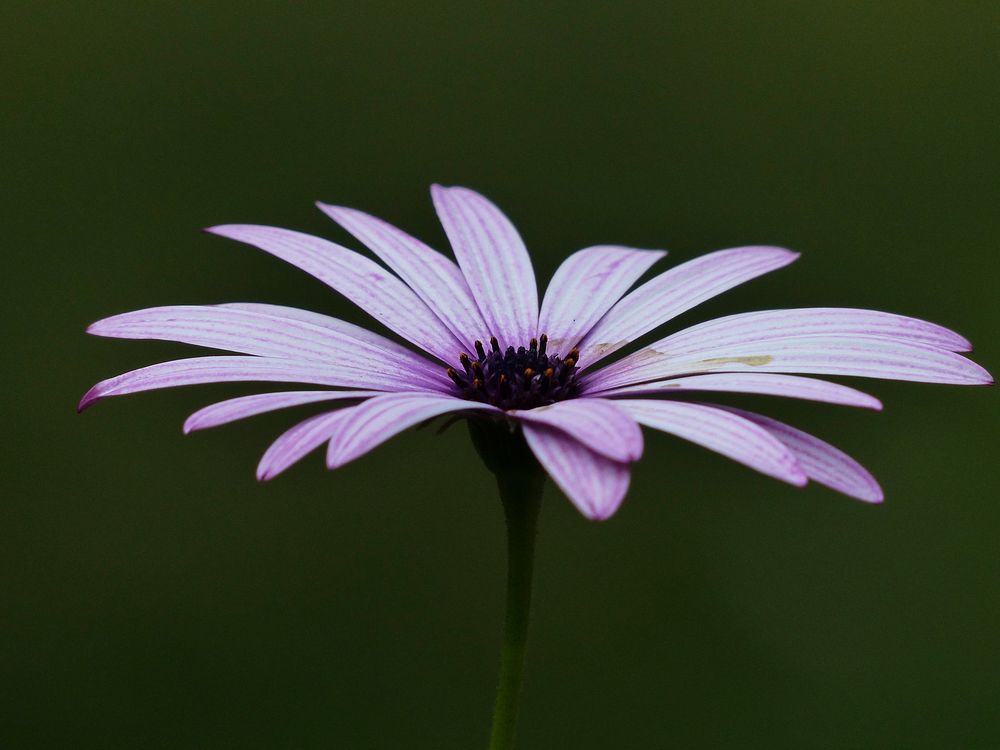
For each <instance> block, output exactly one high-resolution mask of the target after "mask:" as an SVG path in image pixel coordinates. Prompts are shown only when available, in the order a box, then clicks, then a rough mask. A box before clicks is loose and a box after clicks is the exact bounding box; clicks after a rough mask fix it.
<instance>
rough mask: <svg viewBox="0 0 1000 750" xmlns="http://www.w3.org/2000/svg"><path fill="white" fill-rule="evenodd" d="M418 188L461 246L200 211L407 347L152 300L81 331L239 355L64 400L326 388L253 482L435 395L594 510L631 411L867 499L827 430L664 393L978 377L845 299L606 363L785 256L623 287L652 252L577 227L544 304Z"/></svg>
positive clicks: (355, 450)
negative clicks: (336, 237)
mask: <svg viewBox="0 0 1000 750" xmlns="http://www.w3.org/2000/svg"><path fill="white" fill-rule="evenodd" d="M431 192H432V196H433V199H434V205H435V208H436V209H437V213H438V216H439V218H440V219H441V222H442V224H443V225H444V229H445V232H446V233H447V235H448V239H449V241H450V243H451V246H452V249H453V250H454V254H455V258H456V260H457V263H456V262H454V261H452V260H451V259H450V258H448V257H447V256H445V255H443V254H441V253H439V252H437V251H435V250H433V249H431V248H430V247H428V246H427V245H425V244H424V243H422V242H421V241H420V240H417V239H415V238H414V237H411V236H410V235H408V234H406V233H405V232H403V231H401V230H399V229H397V228H396V227H394V226H391V225H390V224H387V223H385V222H383V221H381V220H379V219H376V218H374V217H372V216H369V215H367V214H364V213H362V212H360V211H356V210H353V209H349V208H342V207H338V206H329V205H325V204H319V208H320V209H321V210H322V211H324V212H325V213H326V214H327V215H328V216H329V217H330V218H331V219H333V220H334V221H335V222H337V223H338V224H340V225H341V226H342V227H343V228H344V229H346V230H347V231H348V232H349V233H351V234H352V235H354V237H356V238H357V239H358V241H360V242H361V243H362V244H364V245H365V246H367V247H368V248H369V250H371V251H372V253H374V254H375V255H376V256H377V257H378V258H379V260H381V261H382V263H383V264H384V265H380V264H379V263H376V262H375V261H374V260H372V259H370V258H368V257H366V256H364V255H361V254H359V253H357V252H354V251H353V250H349V249H347V248H345V247H342V246H340V245H337V244H335V243H333V242H330V241H328V240H324V239H320V238H318V237H313V236H310V235H306V234H302V233H299V232H294V231H291V230H287V229H279V228H275V227H265V226H251V225H226V226H217V227H212V228H211V229H209V230H208V231H209V232H211V233H213V234H217V235H221V236H223V237H228V238H230V239H234V240H238V241H240V242H245V243H247V244H250V245H254V246H256V247H258V248H260V249H262V250H264V251H266V252H269V253H271V254H272V255H275V256H277V257H279V258H281V259H283V260H285V261H287V262H289V263H291V264H292V265H295V266H297V267H299V268H301V269H302V270H304V271H306V272H307V273H309V274H311V275H313V276H315V277H316V278H318V279H320V280H321V281H323V282H325V283H326V284H327V285H328V286H330V287H331V288H333V289H334V290H336V291H337V292H339V293H341V294H342V295H344V296H345V297H347V298H348V299H350V300H351V301H353V302H354V303H355V304H357V305H358V306H359V307H361V308H362V309H363V310H364V311H365V312H367V313H368V314H369V315H371V316H372V317H373V318H374V319H375V320H377V321H378V322H379V323H381V324H382V325H384V326H385V327H386V328H388V329H389V330H391V331H393V332H394V333H396V334H398V335H399V336H401V337H402V338H403V339H405V340H406V341H408V342H410V343H411V344H412V345H413V347H414V348H415V349H416V350H419V352H418V351H414V349H411V348H409V347H405V346H402V345H400V344H398V343H396V342H395V341H392V340H390V339H388V338H386V337H384V336H382V335H380V334H378V333H374V332H372V331H369V330H367V329H366V328H362V327H360V326H357V325H353V324H351V323H347V322H345V321H342V320H338V319H336V318H332V317H329V316H326V315H321V314H318V313H314V312H309V311H306V310H299V309H294V308H288V307H280V306H275V305H265V304H255V303H231V304H223V305H204V306H201V305H195V306H171V307H154V308H149V309H146V310H138V311H135V312H130V313H125V314H122V315H116V316H113V317H110V318H106V319H104V320H101V321H98V322H97V323H94V324H93V325H92V326H90V328H89V329H88V331H89V332H90V333H92V334H95V335H98V336H110V337H117V338H136V339H165V340H169V341H178V342H184V343H188V344H193V345H196V346H203V347H209V348H212V349H218V350H224V351H228V352H235V353H236V354H235V355H227V356H207V357H194V358H190V359H181V360H175V361H171V362H163V363H160V364H156V365H152V366H150V367H144V368H141V369H139V370H133V371H131V372H127V373H125V374H123V375H119V376H117V377H114V378H110V379H108V380H104V381H102V382H100V383H98V384H97V385H95V386H94V387H93V388H91V389H90V391H88V392H87V394H86V395H85V396H84V397H83V399H82V401H81V402H80V409H81V410H82V409H84V408H86V407H87V406H89V405H90V404H92V403H94V402H95V401H98V400H100V399H102V398H106V397H108V396H119V395H124V394H127V393H135V392H138V391H147V390H153V389H158V388H170V387H174V386H181V385H193V384H197V383H218V382H235V381H261V382H276V383H299V384H311V385H316V386H323V390H293V391H280V392H276V393H261V394H257V395H252V396H244V397H240V398H234V399H229V400H226V401H222V402H220V403H216V404H212V405H210V406H207V407H205V408H204V409H201V410H199V411H197V412H195V413H194V414H192V415H191V416H190V417H189V418H188V420H187V421H186V422H185V424H184V430H185V432H191V431H194V430H200V429H205V428H207V427H214V426H217V425H221V424H225V423H228V422H232V421H235V420H238V419H243V418H245V417H250V416H253V415H256V414H261V413H264V412H268V411H273V410H276V409H283V408H286V407H291V406H296V405H302V404H311V403H323V404H327V405H330V406H334V407H335V408H334V409H333V410H329V411H324V412H323V413H321V414H319V415H317V416H313V417H311V418H309V419H307V420H305V421H304V422H301V423H299V424H297V425H296V426H294V427H292V428H291V429H290V430H288V431H287V432H285V433H284V434H283V435H281V436H280V437H279V438H278V439H277V440H276V441H275V442H274V443H273V444H272V445H271V447H270V448H269V449H268V450H267V452H266V453H265V454H264V456H263V458H262V459H261V461H260V464H259V466H258V471H257V475H258V478H260V479H262V480H264V479H271V478H273V477H274V476H276V475H278V474H279V473H281V472H282V471H284V470H285V469H287V468H288V467H289V466H291V465H292V464H293V463H295V462H296V461H298V460H299V459H300V458H302V457H303V456H304V455H306V454H307V453H309V452H310V451H312V450H314V449H316V448H318V447H320V446H321V445H323V444H324V443H326V444H327V446H328V447H327V465H328V466H329V467H330V468H337V467H339V466H343V465H344V464H346V463H348V462H349V461H352V460H354V459H355V458H358V457H359V456H361V455H363V454H365V453H367V452H368V451H370V450H372V449H373V448H375V447H376V446H378V445H379V444H381V443H382V442H384V441H386V440H388V439H389V438H391V437H392V436H394V435H396V434H397V433H399V432H402V431H403V430H405V429H407V428H409V427H412V426H414V425H416V424H418V423H421V422H424V421H426V420H428V419H432V418H434V417H437V416H440V415H443V414H449V413H451V414H457V415H461V416H467V417H468V418H470V419H487V420H494V421H502V422H506V423H508V424H509V425H511V426H512V427H514V426H517V427H519V428H520V429H521V430H522V431H523V434H524V437H525V439H526V441H527V444H528V446H529V447H530V448H531V451H532V452H533V453H534V455H535V456H536V457H537V459H538V461H539V462H540V463H541V465H542V466H543V467H544V468H545V470H546V471H547V472H548V473H549V474H550V475H551V476H552V478H553V479H554V480H555V482H556V484H558V485H559V487H560V488H561V489H562V490H563V492H565V494H566V495H567V496H568V497H569V499H570V500H571V501H572V502H573V503H574V504H575V505H576V507H577V508H579V509H580V511H581V512H582V513H583V514H584V515H586V516H587V517H588V518H594V519H604V518H607V517H609V516H610V515H612V514H613V513H614V512H615V511H616V510H617V508H618V506H619V505H620V503H621V501H622V499H623V498H624V496H625V493H626V491H627V489H628V484H629V477H630V465H631V464H632V463H633V462H635V461H637V460H638V459H639V458H640V457H641V455H642V450H643V441H642V432H641V430H640V425H642V426H645V427H649V428H652V429H656V430H661V431H663V432H667V433H670V434H673V435H676V436H678V437H681V438H684V439H686V440H690V441H692V442H694V443H697V444H699V445H702V446H704V447H706V448H708V449H710V450H713V451H715V452H717V453H721V454H723V455H724V456H727V457H729V458H731V459H734V460H736V461H739V462H741V463H743V464H746V465H747V466H749V467H751V468H753V469H756V470H757V471H760V472H763V473H765V474H768V475H770V476H772V477H775V478H777V479H780V480H783V481H785V482H789V483H791V484H794V485H798V486H802V485H805V484H806V483H807V482H808V481H809V480H810V479H811V480H813V481H816V482H818V483H820V484H824V485H826V486H828V487H830V488H832V489H834V490H836V491H838V492H841V493H843V494H845V495H848V496H850V497H854V498H857V499H859V500H864V501H867V502H879V501H881V500H882V491H881V489H880V488H879V486H878V483H877V482H876V481H875V480H874V478H872V476H871V475H870V474H869V473H868V472H867V471H866V470H865V469H864V468H863V467H862V466H861V465H860V464H858V463H857V462H856V461H855V460H854V459H852V458H850V457H849V456H847V455H846V454H844V453H843V452H841V451H840V450H838V449H836V448H834V447H833V446H831V445H829V444H828V443H826V442H824V441H822V440H820V439H818V438H816V437H813V436H811V435H808V434H806V433H804V432H801V431H799V430H797V429H795V428H794V427H790V426H789V425H786V424H783V423H781V422H778V421H775V420H773V419H770V418H768V417H764V416H761V415H759V414H754V413H751V412H747V411H743V410H738V409H733V408H729V407H723V406H714V405H708V404H702V403H695V402H690V401H680V400H672V399H671V396H672V395H674V394H679V393H691V392H705V393H710V392H733V393H756V394H770V395H775V396H786V397H791V398H800V399H808V400H813V401H824V402H828V403H833V404H842V405H847V406H858V407H862V408H868V409H880V408H881V404H880V403H879V401H878V400H877V399H875V398H874V397H872V396H869V395H867V394H865V393H862V392H860V391H857V390H854V389H853V388H849V387H847V386H844V385H840V384H837V383H831V382H827V381H824V380H818V379H815V378H809V377H802V375H850V376H860V377H869V378H883V379H893V380H911V381H921V382H928V383H953V384H960V385H973V384H988V383H992V382H993V381H992V378H991V377H990V375H989V373H987V372H986V371H985V370H984V369H983V368H982V367H980V366H979V365H977V364H975V363H974V362H972V361H970V360H969V359H967V358H965V357H963V356H962V355H961V354H958V352H965V351H969V350H971V348H972V347H971V345H970V344H969V342H968V341H967V340H966V339H965V338H963V337H962V336H960V335H959V334H957V333H955V332H953V331H950V330H948V329H946V328H943V327H941V326H938V325H935V324H933V323H928V322H925V321H922V320H917V319H914V318H908V317H904V316H901V315H894V314H890V313H883V312H877V311H873V310H858V309H847V308H804V309H789V310H766V311H761V312H751V313H743V314H739V315H731V316H728V317H724V318H719V319H717V320H711V321H708V322H706V323H702V324H700V325H695V326H692V327H690V328H686V329H684V330H681V331H678V332H675V333H672V334H671V335H669V336H667V337H665V338H662V339H660V340H659V341H656V342H655V343H653V344H650V345H649V346H645V347H642V348H640V349H638V350H637V351H634V352H632V353H630V354H627V355H625V356H623V357H620V358H618V359H617V360H615V361H613V362H612V363H611V364H603V361H604V360H605V359H606V358H607V357H609V356H610V355H612V354H615V353H616V352H618V351H619V350H620V349H624V348H626V347H628V346H629V345H630V344H631V343H632V342H633V341H635V340H636V339H637V338H639V337H640V336H642V335H644V334H646V333H648V332H650V331H652V330H653V329H655V328H658V327H659V326H662V325H663V324H665V323H667V322H668V321H670V320H671V319H672V318H674V317H676V316H677V315H680V314H681V313H683V312H685V311H687V310H689V309H691V308H692V307H694V306H696V305H698V304H700V303H701V302H704V301H705V300H707V299H709V298H711V297H714V296H716V295H718V294H720V293H722V292H724V291H726V290H728V289H731V288H732V287H734V286H737V285H738V284H741V283H743V282H745V281H749V280H750V279H753V278H755V277H757V276H760V275H762V274H765V273H767V272H769V271H773V270H776V269H778V268H781V267H783V266H786V265H788V264H789V263H791V262H792V261H794V260H795V259H796V258H797V257H798V254H797V253H794V252H791V251H789V250H785V249H783V248H778V247H766V246H753V247H739V248H734V249H730V250H720V251H717V252H714V253H709V254H708V255H704V256H701V257H699V258H696V259H694V260H691V261H688V262H686V263H682V264H681V265H678V266H675V267H674V268H672V269H670V270H668V271H665V272H663V273H660V274H659V275H657V276H654V277H653V278H652V279H651V280H649V281H646V282H645V283H643V284H641V285H639V286H635V285H636V283H637V282H638V281H639V279H640V278H641V277H642V276H643V275H644V274H645V273H646V272H647V271H648V270H649V269H650V268H651V266H652V265H653V264H654V263H656V262H657V261H658V260H660V259H661V258H662V257H663V256H664V255H665V254H666V253H664V252H662V251H655V250H637V249H633V248H627V247H619V246H611V245H599V246H595V247H588V248H586V249H583V250H580V251H578V252H576V253H574V254H573V255H571V256H569V258H567V259H566V260H565V261H564V262H563V263H562V265H561V266H560V267H559V268H558V270H557V271H556V273H555V275H554V276H553V278H552V281H551V282H550V284H549V286H548V289H547V290H546V292H545V296H544V297H543V299H542V301H541V305H539V301H538V292H537V287H536V282H535V274H534V271H533V270H532V266H531V259H530V257H529V255H528V252H527V249H526V248H525V246H524V243H523V242H522V240H521V237H520V236H519V235H518V233H517V230H516V229H515V228H514V226H513V224H511V222H510V221H509V220H508V219H507V217H506V216H504V214H503V213H501V211H500V210H499V209H498V208H497V207H496V206H495V205H493V204H492V203H491V202H490V201H488V200H487V199H486V198H484V197H483V196H481V195H479V194H478V193H475V192H473V191H471V190H468V189H465V188H460V187H451V188H446V187H441V186H434V187H433V188H432V191H431ZM633 287H635V288H634V289H633ZM630 289H631V291H629V290H630Z"/></svg>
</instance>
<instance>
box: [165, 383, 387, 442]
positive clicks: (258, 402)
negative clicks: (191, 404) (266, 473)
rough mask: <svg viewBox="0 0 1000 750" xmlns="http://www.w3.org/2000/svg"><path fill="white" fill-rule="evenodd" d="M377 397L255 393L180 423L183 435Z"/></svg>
mask: <svg viewBox="0 0 1000 750" xmlns="http://www.w3.org/2000/svg"><path fill="white" fill-rule="evenodd" d="M380 393H381V391H282V392H280V393H255V394H253V395H252V396H240V397H239V398H230V399H227V400H226V401H219V402H218V403H215V404H210V405H209V406H206V407H204V408H203V409H199V410H198V411H196V412H195V413H194V414H192V415H191V416H190V417H188V418H187V420H185V422H184V434H185V435H186V434H188V433H189V432H194V431H195V430H206V429H208V428H209V427H218V426H219V425H223V424H229V423H230V422H235V421H237V420H239V419H246V418H247V417H255V416H257V415H258V414H265V413H267V412H270V411H277V410H279V409H288V408H291V407H293V406H302V405H303V404H315V403H319V402H323V401H339V400H341V399H360V398H368V397H369V396H378V395H379V394H380Z"/></svg>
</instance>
